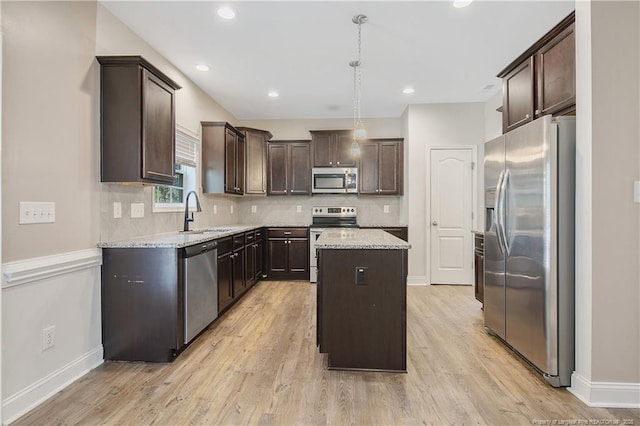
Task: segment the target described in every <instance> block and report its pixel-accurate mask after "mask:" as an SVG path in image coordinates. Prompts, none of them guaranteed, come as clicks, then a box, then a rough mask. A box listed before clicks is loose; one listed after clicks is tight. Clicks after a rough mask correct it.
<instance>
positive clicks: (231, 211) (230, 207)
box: [229, 205, 233, 214]
mask: <svg viewBox="0 0 640 426" xmlns="http://www.w3.org/2000/svg"><path fill="white" fill-rule="evenodd" d="M229 212H230V213H231V214H233V205H231V206H229Z"/></svg>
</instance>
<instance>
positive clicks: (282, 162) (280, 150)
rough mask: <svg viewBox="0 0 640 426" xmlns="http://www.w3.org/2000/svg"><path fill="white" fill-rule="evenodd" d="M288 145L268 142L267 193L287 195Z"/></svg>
mask: <svg viewBox="0 0 640 426" xmlns="http://www.w3.org/2000/svg"><path fill="white" fill-rule="evenodd" d="M287 153H288V145H287V144H286V143H269V144H268V147H267V195H287V188H288V183H287V174H288V161H287V157H288V155H287Z"/></svg>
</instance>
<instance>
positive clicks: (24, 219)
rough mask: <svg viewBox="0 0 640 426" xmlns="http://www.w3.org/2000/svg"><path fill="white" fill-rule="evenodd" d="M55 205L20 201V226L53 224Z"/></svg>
mask: <svg viewBox="0 0 640 426" xmlns="http://www.w3.org/2000/svg"><path fill="white" fill-rule="evenodd" d="M55 221H56V203H53V202H42V201H20V221H19V223H20V225H28V224H32V223H54V222H55Z"/></svg>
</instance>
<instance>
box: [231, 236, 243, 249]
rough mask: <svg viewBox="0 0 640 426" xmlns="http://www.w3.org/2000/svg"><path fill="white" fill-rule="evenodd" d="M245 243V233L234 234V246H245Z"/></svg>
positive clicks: (235, 247)
mask: <svg viewBox="0 0 640 426" xmlns="http://www.w3.org/2000/svg"><path fill="white" fill-rule="evenodd" d="M244 244H245V239H244V234H237V235H234V236H233V248H234V249H237V248H239V247H242V246H244Z"/></svg>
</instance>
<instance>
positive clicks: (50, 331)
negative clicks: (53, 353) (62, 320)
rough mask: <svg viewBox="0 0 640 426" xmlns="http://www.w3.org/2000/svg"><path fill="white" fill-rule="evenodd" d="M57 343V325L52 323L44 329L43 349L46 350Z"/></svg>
mask: <svg viewBox="0 0 640 426" xmlns="http://www.w3.org/2000/svg"><path fill="white" fill-rule="evenodd" d="M55 345H56V326H55V325H52V326H49V327H47V328H43V329H42V351H46V350H47V349H50V348H52V347H54V346H55Z"/></svg>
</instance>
